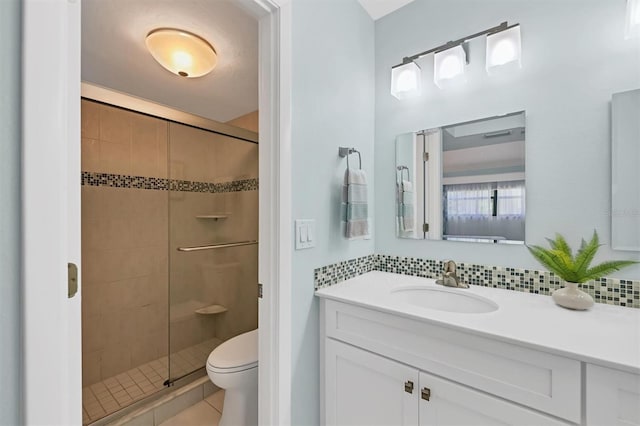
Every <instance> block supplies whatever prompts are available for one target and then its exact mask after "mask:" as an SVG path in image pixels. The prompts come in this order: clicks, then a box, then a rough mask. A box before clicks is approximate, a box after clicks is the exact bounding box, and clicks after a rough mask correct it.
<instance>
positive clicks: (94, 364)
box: [82, 351, 102, 387]
mask: <svg viewBox="0 0 640 426" xmlns="http://www.w3.org/2000/svg"><path fill="white" fill-rule="evenodd" d="M101 356H102V351H94V352H83V353H82V387H86V386H89V385H92V384H94V383H97V382H99V381H101V380H102V376H101V374H100V373H101V372H100V367H101Z"/></svg>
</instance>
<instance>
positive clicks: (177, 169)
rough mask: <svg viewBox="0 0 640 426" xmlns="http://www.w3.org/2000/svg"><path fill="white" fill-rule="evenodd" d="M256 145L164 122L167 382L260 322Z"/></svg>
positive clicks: (182, 374)
mask: <svg viewBox="0 0 640 426" xmlns="http://www.w3.org/2000/svg"><path fill="white" fill-rule="evenodd" d="M257 175H258V145H257V144H255V143H251V142H246V141H243V140H240V139H236V138H233V137H230V136H225V135H220V134H217V133H213V132H210V131H207V130H202V129H198V128H194V127H190V126H186V125H181V124H177V123H170V125H169V176H170V183H169V381H170V382H172V381H174V380H177V379H179V378H181V377H184V376H186V375H188V374H190V373H192V372H194V371H196V370H198V369H200V368H202V367H204V366H205V364H206V360H207V357H208V356H209V354H210V353H211V351H212V350H213V349H214V348H215V347H217V346H218V345H219V344H220V343H222V342H223V341H225V340H227V339H229V338H231V337H233V336H236V335H238V334H241V333H243V332H246V331H249V330H252V329H255V328H257V326H258V300H257V297H258V294H257V291H258V287H257V279H258V246H257V242H256V240H257V238H258V188H257Z"/></svg>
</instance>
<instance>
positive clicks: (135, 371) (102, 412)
mask: <svg viewBox="0 0 640 426" xmlns="http://www.w3.org/2000/svg"><path fill="white" fill-rule="evenodd" d="M220 343H222V341H221V340H220V339H217V338H213V339H209V340H207V341H204V342H202V343H200V344H198V345H195V346H191V347H189V348H186V349H184V350H182V351H180V352H177V353H175V354H172V355H171V360H170V362H171V376H172V377H180V376H183V375H185V374H188V373H190V372H192V371H195V370H197V369H198V368H201V367H203V366H204V365H205V363H206V361H207V357H208V356H209V354H210V353H211V351H212V350H213V349H214V348H216V347H217V346H218V345H219V344H220ZM167 366H168V362H167V357H162V358H160V359H156V360H154V361H151V362H148V363H146V364H143V365H141V366H138V367H135V368H132V369H131V370H129V371H126V372H124V373H121V374H118V375H117V376H114V377H110V378H108V379H105V380H103V381H101V382H98V383H94V384H92V385H90V386H87V387H85V388H84V389H82V423H83V424H85V425H87V424H89V423H92V422H94V421H96V420H98V419H101V418H102V417H105V416H108V415H109V414H112V413H115V412H116V411H118V410H119V409H121V408H124V407H127V406H128V405H131V404H132V403H134V402H136V401H138V400H140V399H142V398H145V397H147V396H150V395H152V394H153V393H155V392H157V391H159V390H162V389H163V388H164V385H163V383H164V381H165V380H167V377H169V370H168V367H167ZM216 424H217V423H216Z"/></svg>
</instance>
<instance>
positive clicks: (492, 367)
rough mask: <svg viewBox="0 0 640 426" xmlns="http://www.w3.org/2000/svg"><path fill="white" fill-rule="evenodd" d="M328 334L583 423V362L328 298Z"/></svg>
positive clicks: (421, 368)
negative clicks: (581, 403) (581, 398)
mask: <svg viewBox="0 0 640 426" xmlns="http://www.w3.org/2000/svg"><path fill="white" fill-rule="evenodd" d="M323 302H324V303H325V316H324V318H325V319H324V321H325V323H324V327H325V332H326V335H327V336H328V337H332V338H334V339H338V340H342V341H344V342H347V343H350V344H352V345H355V346H359V347H361V348H364V349H367V350H370V351H372V352H375V353H378V354H381V355H384V356H387V357H389V358H392V359H395V360H398V361H400V362H403V363H406V364H408V365H411V366H414V367H416V368H418V369H420V370H424V371H427V372H430V373H433V374H437V375H439V376H442V377H446V378H447V379H450V380H453V381H456V382H459V383H464V384H465V385H468V386H471V387H473V388H476V389H479V390H482V391H485V392H488V393H491V394H494V395H497V396H500V397H502V398H505V399H508V400H511V401H515V402H517V403H520V404H523V405H525V406H528V407H531V408H534V409H537V410H540V411H544V412H546V413H549V414H552V415H555V416H558V417H561V418H564V419H567V420H570V421H572V422H575V423H580V417H581V416H580V389H581V377H580V362H578V361H575V360H571V359H568V358H564V357H561V356H556V355H551V354H548V353H545V352H540V351H536V350H532V349H528V348H524V347H520V346H517V345H514V344H507V343H503V342H499V341H496V340H492V339H489V338H485V337H479V336H477V335H475V334H471V333H465V332H462V331H458V330H454V329H452V328H448V327H446V326H437V325H432V324H428V323H425V322H421V321H417V320H413V319H409V318H402V317H399V316H398V315H391V314H386V313H382V312H378V311H374V310H371V309H365V308H360V307H357V306H353V305H348V304H344V303H340V302H336V301H332V300H325V301H323Z"/></svg>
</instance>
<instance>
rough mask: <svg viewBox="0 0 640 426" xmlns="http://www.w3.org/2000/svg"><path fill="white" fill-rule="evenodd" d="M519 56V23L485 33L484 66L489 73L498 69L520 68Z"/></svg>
mask: <svg viewBox="0 0 640 426" xmlns="http://www.w3.org/2000/svg"><path fill="white" fill-rule="evenodd" d="M521 56H522V42H521V39H520V25H513V26H511V27H507V28H506V29H504V30H500V31H496V32H494V33H491V34H489V35H487V57H486V66H487V73H488V74H489V75H491V74H494V73H495V72H496V71H498V70H507V69H516V68H520V67H521V66H522V65H521V63H520V58H521Z"/></svg>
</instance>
